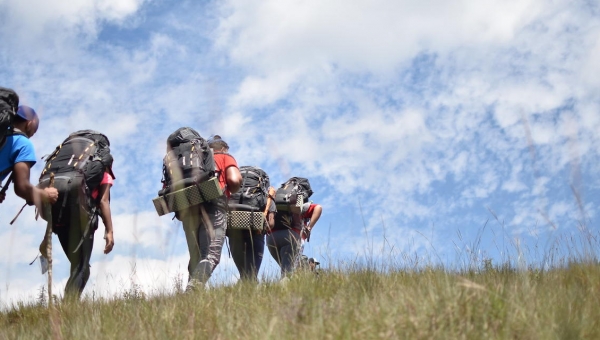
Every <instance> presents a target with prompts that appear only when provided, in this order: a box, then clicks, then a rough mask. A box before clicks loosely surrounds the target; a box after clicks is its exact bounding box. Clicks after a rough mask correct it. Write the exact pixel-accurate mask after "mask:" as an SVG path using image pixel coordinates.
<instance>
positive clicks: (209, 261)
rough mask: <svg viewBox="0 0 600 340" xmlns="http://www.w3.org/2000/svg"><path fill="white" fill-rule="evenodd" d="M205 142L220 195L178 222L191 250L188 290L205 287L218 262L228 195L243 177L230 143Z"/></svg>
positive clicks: (225, 225) (216, 137) (184, 215)
mask: <svg viewBox="0 0 600 340" xmlns="http://www.w3.org/2000/svg"><path fill="white" fill-rule="evenodd" d="M208 145H209V146H210V147H211V148H212V149H213V158H214V161H215V170H216V171H215V172H216V176H217V177H218V178H219V184H220V185H221V189H223V196H222V197H221V198H217V199H215V200H213V201H210V202H207V203H202V204H201V206H200V207H199V209H195V210H193V211H191V213H189V212H188V213H183V214H182V215H183V216H182V219H181V221H182V223H183V230H184V231H185V236H186V239H187V243H188V250H189V251H190V264H189V266H188V270H189V272H190V279H189V281H188V286H187V288H186V290H188V291H189V290H196V289H198V288H200V287H204V285H205V284H206V282H207V281H208V280H209V279H210V277H211V275H212V273H213V271H214V270H215V268H216V267H217V265H218V264H219V262H220V261H221V251H222V249H223V243H224V241H225V231H226V230H227V210H226V209H227V198H229V196H230V195H231V193H235V192H237V191H238V190H239V189H240V184H241V178H242V175H241V174H240V170H239V168H238V165H237V162H236V160H235V158H234V157H233V156H231V155H230V154H229V153H228V150H229V146H228V145H227V143H226V142H225V141H224V140H222V139H221V137H220V136H218V135H216V136H214V137H212V138H211V139H209V140H208ZM202 210H204V211H202Z"/></svg>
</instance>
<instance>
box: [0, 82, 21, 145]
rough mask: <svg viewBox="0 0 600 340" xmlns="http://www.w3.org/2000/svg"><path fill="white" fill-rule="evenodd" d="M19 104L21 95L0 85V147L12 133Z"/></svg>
mask: <svg viewBox="0 0 600 340" xmlns="http://www.w3.org/2000/svg"><path fill="white" fill-rule="evenodd" d="M18 106H19V96H18V95H17V93H16V92H15V91H13V90H11V89H8V88H5V87H0V148H2V147H3V146H4V142H6V136H8V135H9V134H11V133H12V131H11V130H12V129H13V121H14V119H15V115H16V114H17V108H18Z"/></svg>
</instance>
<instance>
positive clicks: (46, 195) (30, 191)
mask: <svg viewBox="0 0 600 340" xmlns="http://www.w3.org/2000/svg"><path fill="white" fill-rule="evenodd" d="M30 167H31V166H30V165H29V163H27V162H18V163H15V165H14V167H13V181H14V183H15V184H14V186H15V187H14V188H15V194H16V195H17V196H19V197H21V198H23V199H24V200H25V201H27V203H33V204H35V206H36V207H37V208H38V210H39V211H41V209H42V202H50V203H51V204H54V203H56V200H58V190H56V188H45V189H40V188H37V187H35V186H33V185H32V184H31V182H29V170H30Z"/></svg>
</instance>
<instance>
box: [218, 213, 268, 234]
mask: <svg viewBox="0 0 600 340" xmlns="http://www.w3.org/2000/svg"><path fill="white" fill-rule="evenodd" d="M265 226H266V221H265V218H264V215H263V214H262V213H261V212H249V211H230V212H229V213H227V228H231V229H255V230H264V228H265Z"/></svg>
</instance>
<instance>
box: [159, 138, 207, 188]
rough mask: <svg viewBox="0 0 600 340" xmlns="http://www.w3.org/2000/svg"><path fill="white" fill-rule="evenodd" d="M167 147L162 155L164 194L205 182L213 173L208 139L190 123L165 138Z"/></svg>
mask: <svg viewBox="0 0 600 340" xmlns="http://www.w3.org/2000/svg"><path fill="white" fill-rule="evenodd" d="M167 144H168V151H167V155H166V156H165V158H164V159H163V179H162V183H163V189H161V190H160V191H159V192H158V195H159V196H163V195H165V194H168V193H170V192H173V191H177V190H179V189H183V188H186V187H189V186H191V185H195V184H198V183H202V182H205V181H207V180H209V179H210V178H212V177H214V175H215V160H214V158H213V153H212V149H211V148H210V147H209V146H208V142H207V141H206V140H205V139H204V138H202V136H200V134H199V133H198V132H196V130H194V129H192V128H190V127H182V128H179V129H177V130H176V131H175V132H173V133H172V134H171V135H170V136H169V137H168V138H167Z"/></svg>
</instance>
